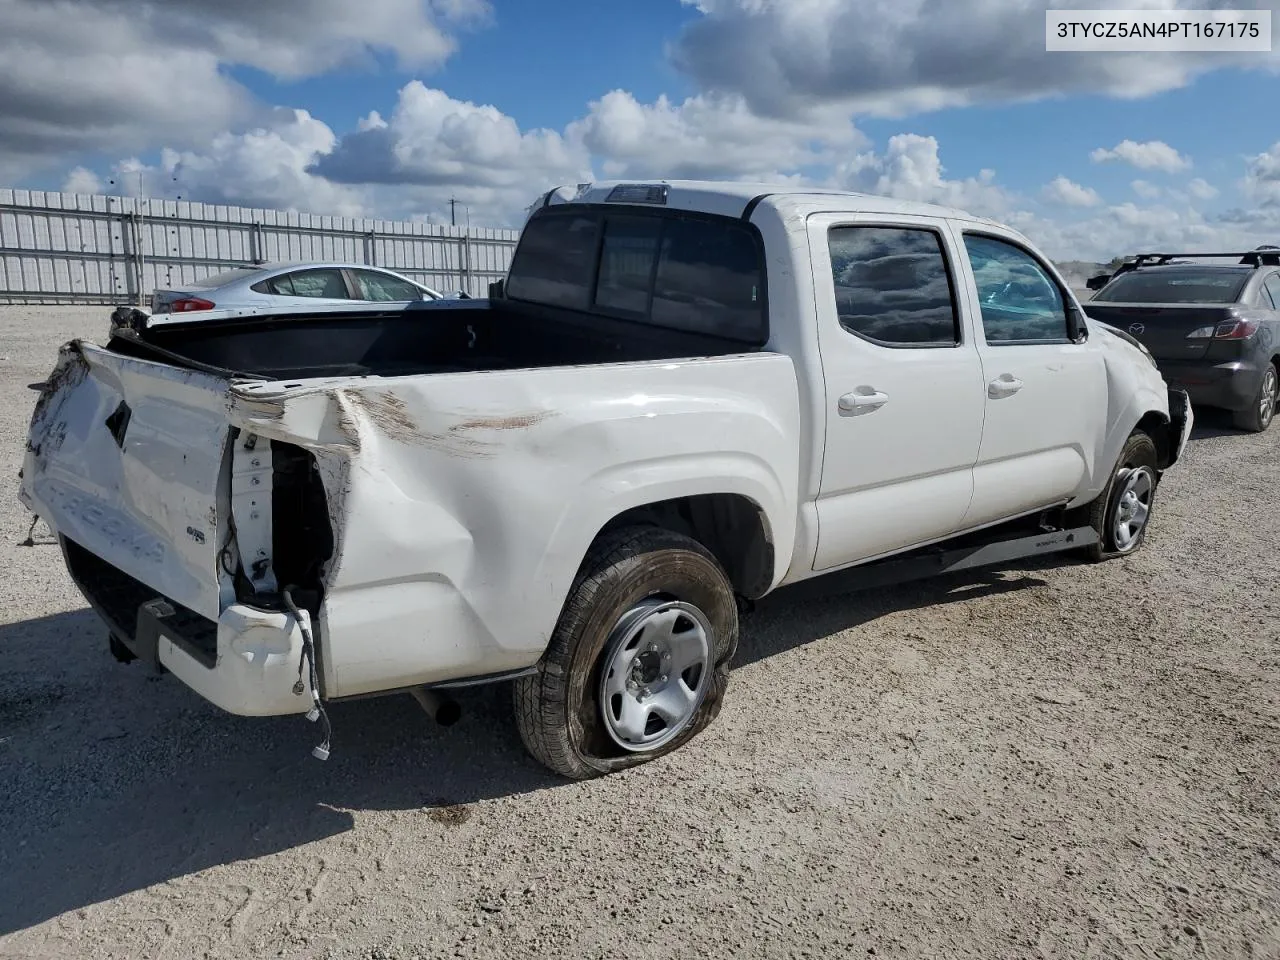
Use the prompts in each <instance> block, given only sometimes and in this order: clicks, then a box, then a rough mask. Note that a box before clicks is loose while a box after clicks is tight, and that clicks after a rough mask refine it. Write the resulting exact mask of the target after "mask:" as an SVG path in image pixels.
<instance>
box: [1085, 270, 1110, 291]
mask: <svg viewBox="0 0 1280 960" xmlns="http://www.w3.org/2000/svg"><path fill="white" fill-rule="evenodd" d="M1110 280H1111V274H1109V273H1100V274H1098V275H1097V276H1096V277H1090V278H1089V279H1088V280H1087V281H1086V282H1085V286H1086V287H1088V288H1089V289H1090V290H1101V289H1102V288H1103V287H1105V286H1106V285H1107V283H1108V282H1109V281H1110Z"/></svg>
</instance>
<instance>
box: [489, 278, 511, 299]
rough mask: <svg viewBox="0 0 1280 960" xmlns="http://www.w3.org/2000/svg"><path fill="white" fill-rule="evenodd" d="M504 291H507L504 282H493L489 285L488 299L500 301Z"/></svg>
mask: <svg viewBox="0 0 1280 960" xmlns="http://www.w3.org/2000/svg"><path fill="white" fill-rule="evenodd" d="M506 289H507V284H506V281H505V280H495V281H493V283H491V284H489V299H490V300H501V299H502V297H503V294H504V293H505V292H506Z"/></svg>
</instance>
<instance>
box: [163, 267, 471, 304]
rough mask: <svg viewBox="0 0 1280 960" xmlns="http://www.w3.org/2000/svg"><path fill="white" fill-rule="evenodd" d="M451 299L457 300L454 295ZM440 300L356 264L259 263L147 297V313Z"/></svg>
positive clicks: (394, 276)
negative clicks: (149, 307)
mask: <svg viewBox="0 0 1280 960" xmlns="http://www.w3.org/2000/svg"><path fill="white" fill-rule="evenodd" d="M455 296H456V294H455ZM444 298H445V295H444V294H442V293H440V292H439V291H437V290H432V289H431V288H429V287H424V286H422V284H420V283H415V282H414V281H413V280H410V279H409V278H408V277H402V276H401V275H400V274H398V273H392V272H391V271H390V270H384V269H382V268H380V267H371V266H368V265H367V264H361V263H262V264H256V265H254V266H244V267H235V268H234V269H231V270H228V271H226V272H225V273H218V274H215V275H213V276H211V277H205V278H204V279H203V280H196V281H194V282H192V283H188V284H184V285H183V286H182V287H180V288H176V289H172V290H156V291H155V292H154V293H153V294H152V295H151V313H152V314H163V313H194V312H199V311H205V310H216V311H218V312H219V313H220V314H221V313H223V312H224V311H237V310H244V311H246V312H249V313H256V312H258V311H260V310H261V309H262V308H264V307H267V308H271V307H287V306H308V305H316V304H322V303H350V302H352V301H375V302H379V303H395V302H403V301H407V300H440V299H444Z"/></svg>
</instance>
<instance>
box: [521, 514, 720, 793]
mask: <svg viewBox="0 0 1280 960" xmlns="http://www.w3.org/2000/svg"><path fill="white" fill-rule="evenodd" d="M737 646H738V607H737V602H736V598H735V596H734V591H733V586H732V584H730V582H729V578H728V577H727V576H726V575H725V572H724V570H723V569H722V568H721V567H720V564H719V563H717V562H716V559H715V558H714V557H713V556H712V555H711V553H710V552H709V551H708V550H707V549H706V548H705V547H703V546H702V544H700V543H698V542H697V541H696V540H693V539H691V538H689V537H686V536H683V535H681V534H678V533H674V532H672V531H669V530H663V529H657V528H653V527H631V528H627V529H624V530H619V531H616V532H614V533H609V534H605V535H604V536H602V537H601V538H600V539H599V540H597V541H596V543H595V544H594V545H593V546H592V548H591V550H590V551H589V552H588V554H587V557H586V559H585V560H584V561H583V564H582V567H581V569H580V570H579V572H578V576H577V578H576V579H575V581H574V584H573V587H572V588H571V589H570V591H569V597H568V600H567V601H566V602H565V606H564V610H563V612H562V613H561V615H560V620H559V622H558V623H557V625H556V628H555V631H554V632H553V633H552V636H551V642H550V644H549V645H548V647H547V651H546V653H545V654H544V655H543V658H542V662H541V664H540V665H539V670H538V672H537V673H536V674H533V675H531V676H528V677H521V678H519V679H518V680H516V681H515V684H514V687H513V691H512V693H513V700H514V706H515V715H516V726H517V728H518V729H519V731H520V737H521V739H522V740H523V741H524V745H525V747H526V749H528V751H529V753H530V754H532V755H533V757H534V758H535V759H537V760H538V761H539V762H540V763H542V764H543V765H544V766H546V767H548V768H549V769H551V770H553V771H554V772H556V773H558V774H561V775H562V776H565V777H569V778H572V779H575V780H583V779H587V778H590V777H597V776H600V775H602V774H606V773H611V772H613V771H615V770H621V769H624V768H627V767H633V766H636V765H638V764H641V763H645V762H647V761H649V760H654V759H656V758H658V757H661V756H664V755H666V754H668V753H671V752H672V751H674V750H678V749H679V748H680V747H682V746H683V745H684V744H686V743H688V742H689V741H690V740H692V739H693V738H694V737H695V736H697V735H698V733H700V732H701V731H702V730H703V729H704V728H705V727H706V726H707V725H708V724H709V723H710V722H711V721H712V720H713V719H715V717H716V716H717V714H719V712H720V706H721V703H722V702H723V699H724V693H725V688H726V687H727V685H728V682H729V661H730V660H731V659H732V658H733V655H734V653H735V651H736V650H737Z"/></svg>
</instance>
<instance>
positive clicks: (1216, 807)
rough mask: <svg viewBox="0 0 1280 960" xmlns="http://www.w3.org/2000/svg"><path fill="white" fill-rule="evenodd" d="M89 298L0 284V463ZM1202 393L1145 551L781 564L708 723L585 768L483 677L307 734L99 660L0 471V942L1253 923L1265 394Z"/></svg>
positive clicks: (243, 948) (1036, 951)
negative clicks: (317, 751) (842, 573)
mask: <svg viewBox="0 0 1280 960" xmlns="http://www.w3.org/2000/svg"><path fill="white" fill-rule="evenodd" d="M106 318H107V311H106V310H105V309H104V308H101V307H98V308H88V309H73V308H53V307H48V308H34V307H28V308H23V307H4V308H0V358H2V359H0V471H2V472H3V475H4V476H6V477H9V478H10V483H12V478H14V477H15V476H16V474H17V470H18V467H19V463H20V453H21V449H22V440H23V437H24V434H25V430H26V421H27V417H28V414H29V410H30V407H31V403H32V400H33V398H34V394H33V393H32V392H31V391H29V390H28V389H27V388H26V384H27V383H29V382H32V381H35V380H40V379H43V377H44V376H45V374H46V373H47V371H48V369H49V366H50V364H51V363H52V360H53V356H54V351H55V348H56V345H57V344H58V343H59V342H60V341H62V340H64V339H66V338H68V337H70V336H74V335H84V336H96V335H98V334H100V332H101V331H102V329H103V328H104V326H105V323H106ZM1200 419H1201V424H1200V426H1199V427H1198V429H1197V431H1196V435H1195V439H1194V442H1193V443H1192V444H1191V445H1190V447H1189V450H1188V453H1187V455H1186V458H1185V460H1184V461H1183V463H1182V464H1181V465H1180V466H1179V467H1178V468H1177V469H1176V470H1174V471H1173V472H1171V473H1170V474H1169V476H1168V477H1167V479H1166V482H1165V484H1164V485H1163V487H1162V488H1161V492H1160V499H1159V513H1158V518H1157V520H1156V522H1155V525H1154V527H1153V529H1152V532H1151V536H1150V538H1149V540H1148V544H1147V548H1146V549H1145V551H1144V552H1142V553H1141V554H1139V555H1138V556H1136V557H1133V558H1131V559H1129V560H1126V561H1120V562H1112V563H1109V564H1104V565H1101V566H1096V567H1095V566H1089V565H1083V564H1079V563H1076V562H1073V561H1071V560H1064V559H1057V560H1053V561H1051V562H1045V563H1035V564H1030V565H1022V566H1018V567H1015V568H1011V569H1008V570H1004V571H998V572H994V573H983V574H975V575H972V576H968V577H964V578H953V579H948V580H945V581H937V582H932V583H927V584H922V585H915V586H910V587H904V588H899V589H894V590H887V591H880V592H877V593H875V594H874V595H870V596H859V595H854V594H846V595H843V596H842V595H841V592H840V591H841V582H840V581H839V580H838V579H833V580H831V581H830V583H829V584H827V585H824V586H827V587H829V590H828V591H827V595H826V596H817V597H815V596H813V595H811V594H810V595H806V596H804V597H803V598H801V597H800V596H798V595H796V594H795V593H792V594H788V593H786V592H781V593H779V594H777V595H775V597H773V598H771V599H770V600H768V601H767V602H766V603H764V604H763V605H762V607H761V609H760V610H759V611H758V612H757V613H756V614H755V615H754V616H752V617H751V618H749V619H748V620H747V621H746V623H745V635H744V638H743V643H742V647H741V651H740V658H739V662H738V663H737V665H736V670H735V672H734V679H733V683H732V684H731V686H730V693H729V699H728V701H727V703H726V706H725V709H724V712H723V713H722V714H721V717H720V719H719V721H718V722H717V723H716V724H715V725H714V726H713V727H712V728H711V729H710V730H708V731H707V732H706V733H705V734H704V735H703V736H702V737H701V738H699V739H698V740H696V741H695V742H694V743H693V744H691V745H690V746H689V747H687V748H685V749H684V750H682V751H680V752H679V753H678V754H676V755H675V756H672V757H670V758H667V759H666V760H663V761H658V762H656V763H653V764H649V765H647V766H645V767H641V768H639V769H637V770H633V771H630V772H628V773H625V774H622V775H618V776H615V777H611V778H607V779H604V780H598V781H594V782H590V783H583V784H565V783H561V782H558V781H557V780H555V779H553V778H552V777H551V776H549V775H547V774H545V773H544V772H543V771H542V770H541V768H539V767H538V766H536V765H535V764H534V763H533V762H532V761H531V760H528V759H527V758H526V757H525V755H524V754H523V752H522V750H521V748H520V745H519V742H518V738H517V736H516V734H515V732H514V728H513V725H512V723H511V721H510V719H509V717H508V715H507V713H506V712H505V710H504V708H503V706H502V702H501V697H502V691H498V690H482V691H479V692H474V693H472V694H471V695H469V696H468V697H466V699H465V701H464V708H465V709H466V711H467V713H466V715H465V716H464V718H463V720H462V721H461V722H460V723H459V724H458V725H457V726H455V727H453V728H450V729H447V730H445V729H439V728H436V727H433V726H431V725H430V724H429V723H428V721H427V720H426V718H425V717H424V716H423V715H422V714H421V713H420V712H419V711H418V709H417V707H416V706H415V705H414V704H413V702H412V701H411V700H410V699H409V698H408V697H396V698H392V699H385V700H371V701H363V702H358V703H350V704H345V705H339V706H336V707H335V708H334V709H333V710H332V716H333V721H334V726H335V729H336V737H335V742H334V754H333V757H332V759H331V760H330V761H329V762H328V763H319V762H317V761H315V760H313V759H312V758H311V757H310V755H309V750H310V747H311V745H312V743H313V742H314V738H315V729H314V728H313V727H312V726H311V725H310V724H307V723H305V722H304V721H302V720H301V719H298V718H289V719H280V720H270V719H269V720H249V719H240V718H236V717H231V716H227V715H224V714H221V713H219V712H218V711H216V710H215V709H214V708H212V707H210V706H208V705H206V704H205V703H203V702H202V701H201V700H199V699H198V698H197V697H196V696H195V695H194V694H191V693H189V692H187V691H186V690H185V689H184V688H183V687H182V686H181V685H180V684H178V683H177V682H176V681H175V680H173V678H171V677H157V676H155V675H153V674H149V673H148V672H147V671H146V670H144V669H143V668H141V667H140V666H139V665H137V664H133V665H130V666H121V665H118V664H116V663H115V662H114V661H112V659H111V657H110V655H109V654H108V652H107V646H106V642H105V638H104V635H103V630H102V628H101V627H100V626H99V625H98V624H97V622H96V621H95V619H94V617H93V616H92V615H90V614H89V613H87V612H86V611H85V608H84V604H83V602H82V601H81V598H80V597H79V595H78V594H77V593H76V591H75V590H74V589H73V588H72V586H71V584H70V582H69V580H68V579H67V577H66V575H65V573H64V572H63V568H62V564H61V561H60V558H59V555H58V553H57V551H56V548H55V547H52V546H49V545H47V539H46V542H45V543H40V544H39V545H37V546H35V547H21V546H18V545H17V544H18V543H19V541H21V540H22V539H23V537H24V536H25V535H26V528H27V518H26V514H25V513H24V511H23V510H22V508H21V506H20V505H19V504H18V503H17V502H16V500H15V499H14V498H13V497H12V495H9V494H6V495H5V496H4V497H3V498H0V534H2V543H0V558H2V561H0V562H2V563H3V567H2V570H3V576H2V577H0V653H2V654H3V662H4V665H5V669H4V672H3V673H2V674H0V764H2V765H3V766H2V768H0V769H2V771H3V781H4V785H5V786H4V789H3V791H2V793H3V796H2V797H0V837H3V846H2V847H0V956H3V957H7V958H16V957H23V958H36V957H39V958H55V957H56V958H65V957H92V958H99V957H101V958H105V957H130V958H162V957H163V958H188V957H217V958H222V957H227V958H231V957H247V956H258V955H262V956H273V957H274V956H280V957H286V958H304V957H315V958H321V957H333V958H348V957H351V958H410V957H439V956H464V957H472V956H474V957H494V958H497V957H523V956H531V957H532V956H537V957H547V956H556V955H573V956H582V957H606V956H609V957H612V956H619V955H626V956H628V957H630V958H644V957H654V958H659V957H660V958H669V957H673V956H731V955H736V956H758V957H793V956H810V957H832V956H837V955H840V956H866V955H874V956H877V957H895V956H901V957H948V958H953V957H981V958H984V960H991V958H1000V957H1063V958H1067V957H1070V958H1082V957H1161V958H1177V957H1215V958H1226V957H1240V958H1245V957H1248V958H1254V960H1261V958H1274V957H1280V796H1278V795H1277V788H1278V785H1280V784H1278V778H1277V773H1278V772H1280V684H1278V681H1280V640H1278V639H1277V634H1278V628H1277V624H1278V623H1280V593H1278V591H1277V589H1276V566H1275V561H1274V559H1273V558H1274V557H1275V553H1276V547H1277V544H1280V509H1277V508H1278V506H1280V475H1278V474H1277V464H1280V429H1276V430H1272V431H1271V432H1270V433H1269V434H1266V435H1263V436H1247V435H1243V434H1237V433H1235V432H1233V431H1231V430H1230V429H1229V428H1228V427H1227V426H1226V423H1225V421H1223V420H1222V419H1221V418H1213V417H1211V416H1210V415H1209V414H1207V413H1204V414H1201V415H1200ZM11 489H12V487H11ZM39 539H40V538H39V537H37V540H38V541H39Z"/></svg>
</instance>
